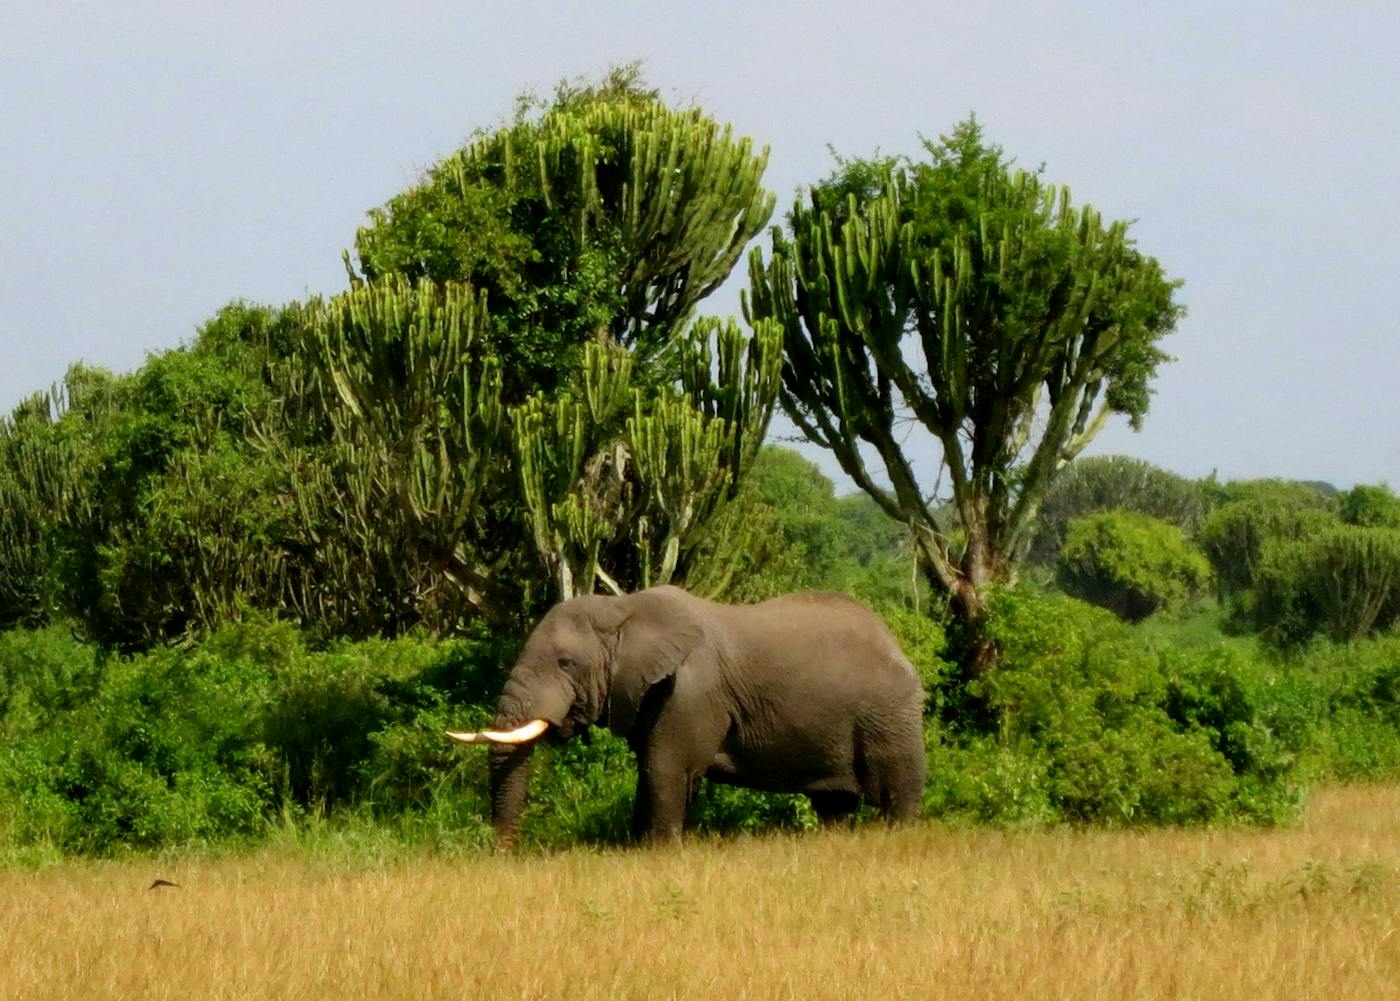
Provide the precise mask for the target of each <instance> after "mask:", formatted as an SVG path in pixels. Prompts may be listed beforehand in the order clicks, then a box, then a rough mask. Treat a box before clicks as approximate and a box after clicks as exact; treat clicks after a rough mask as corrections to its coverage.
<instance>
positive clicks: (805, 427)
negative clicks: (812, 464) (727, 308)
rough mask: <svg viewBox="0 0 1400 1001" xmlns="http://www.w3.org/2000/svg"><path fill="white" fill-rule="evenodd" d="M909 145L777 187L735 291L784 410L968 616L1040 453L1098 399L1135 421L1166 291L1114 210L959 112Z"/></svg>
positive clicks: (1025, 501) (1030, 506) (1022, 506)
mask: <svg viewBox="0 0 1400 1001" xmlns="http://www.w3.org/2000/svg"><path fill="white" fill-rule="evenodd" d="M924 152H925V154H926V157H925V159H923V160H920V161H913V160H911V161H907V162H900V161H889V160H886V161H875V162H870V161H859V160H857V161H845V162H842V163H841V164H840V167H839V169H838V171H837V173H836V174H835V175H834V176H833V177H831V178H829V179H828V180H826V181H824V182H823V183H821V184H819V185H816V186H815V187H814V188H813V189H812V190H811V191H810V192H809V193H808V194H809V197H808V200H807V203H803V202H802V201H799V202H798V203H796V204H794V206H793V209H792V211H791V212H790V213H789V215H788V227H787V229H786V231H784V230H779V229H774V231H773V253H772V256H771V258H769V259H768V260H767V261H765V260H764V258H763V256H762V254H761V253H758V252H756V253H755V254H754V255H753V256H752V258H751V261H750V279H751V292H750V297H749V299H748V301H747V308H748V312H749V315H750V316H751V317H753V318H755V319H774V320H776V321H778V322H779V323H780V324H781V325H782V328H783V330H784V332H785V352H786V365H785V367H784V373H783V392H782V395H781V402H782V406H783V409H784V411H785V412H786V413H787V415H788V416H789V417H790V418H791V419H792V420H793V421H794V423H796V424H797V426H798V427H799V428H800V429H801V430H802V432H803V433H804V434H805V435H806V436H807V438H808V439H809V440H811V441H813V442H815V443H817V444H819V445H822V446H823V447H825V448H829V449H831V450H832V452H833V453H834V454H835V456H836V458H837V460H838V461H839V462H840V463H841V467H842V468H843V469H844V470H845V471H846V473H847V474H848V475H850V476H851V477H852V478H853V479H854V480H855V481H856V483H857V484H858V485H859V486H860V487H861V488H862V489H863V490H865V491H866V492H867V493H869V494H870V495H871V496H872V497H873V498H874V499H875V500H876V502H877V503H878V504H879V506H880V507H881V509H883V510H884V511H886V512H887V513H889V514H890V515H891V516H892V517H895V518H897V519H898V520H900V521H902V522H904V523H905V524H907V525H908V526H909V529H910V531H911V532H912V534H913V540H914V542H915V544H916V545H917V546H918V550H919V553H920V557H921V559H922V560H923V562H924V565H925V567H926V568H927V569H928V570H929V571H930V572H931V574H932V576H933V577H934V579H935V580H936V582H937V583H938V585H939V586H940V587H941V588H942V589H944V590H945V591H947V592H948V593H949V595H950V596H951V598H952V599H953V608H954V611H955V613H957V614H959V615H960V616H962V617H963V618H964V619H967V620H975V619H976V617H977V614H978V610H979V608H980V597H979V594H978V589H979V588H981V587H983V586H984V585H987V584H991V583H995V582H997V581H1003V580H1007V579H1010V577H1011V576H1012V574H1013V571H1014V568H1015V565H1016V562H1017V560H1018V559H1019V557H1020V554H1021V552H1022V551H1023V549H1024V546H1025V544H1026V542H1027V541H1028V538H1029V532H1030V529H1031V524H1032V518H1033V517H1034V514H1035V511H1036V509H1037V507H1038V506H1039V504H1040V502H1041V500H1042V498H1043V497H1044V496H1045V493H1046V491H1047V490H1048V489H1049V487H1050V484H1051V483H1052V481H1053V479H1054V476H1055V473H1056V471H1057V470H1058V469H1059V468H1060V467H1061V466H1062V465H1063V464H1064V463H1065V462H1066V461H1067V460H1068V459H1070V458H1072V457H1073V456H1074V455H1075V454H1077V453H1078V452H1079V451H1080V450H1081V449H1082V448H1083V447H1084V445H1085V444H1086V443H1087V442H1088V441H1089V439H1090V438H1092V436H1093V435H1094V433H1095V432H1096V431H1097V430H1098V428H1099V427H1100V426H1101V424H1102V422H1103V420H1104V419H1105V418H1106V416H1107V414H1108V413H1110V412H1113V413H1120V414H1124V415H1125V416H1127V417H1128V419H1129V421H1130V423H1132V424H1133V426H1135V427H1136V426H1138V425H1139V424H1140V423H1141V421H1142V419H1143V417H1144V415H1145V414H1146V411H1147V403H1148V395H1149V394H1148V389H1147V387H1148V383H1149V382H1150V381H1151V379H1152V377H1153V375H1154V374H1155V372H1156V368H1157V365H1158V364H1159V363H1161V362H1162V361H1163V360H1165V359H1166V355H1164V354H1163V353H1162V352H1161V351H1160V350H1159V349H1158V348H1157V347H1156V343H1157V341H1158V340H1159V339H1160V338H1161V337H1162V336H1164V335H1165V334H1166V333H1168V332H1169V331H1170V330H1171V329H1172V328H1173V326H1174V324H1175V322H1176V318H1177V317H1178V316H1179V314H1180V312H1181V310H1180V307H1179V306H1178V305H1176V304H1175V302H1174V301H1173V296H1174V294H1175V290H1176V287H1177V283H1176V282H1173V281H1171V280H1169V279H1168V278H1167V277H1166V276H1165V274H1164V273H1163V271H1162V268H1161V266H1160V265H1159V264H1158V263H1157V262H1156V261H1155V260H1154V259H1152V258H1150V257H1147V256H1146V255H1144V254H1142V253H1141V252H1139V251H1138V250H1137V248H1136V247H1135V246H1134V245H1133V242H1132V241H1131V240H1130V239H1129V238H1128V235H1127V229H1128V227H1127V224H1126V223H1121V222H1120V223H1112V224H1105V223H1104V222H1103V220H1101V218H1100V217H1099V215H1098V213H1096V212H1095V211H1094V210H1093V209H1091V208H1087V207H1085V208H1078V209H1076V208H1073V207H1072V206H1071V203H1070V198H1069V192H1068V191H1067V190H1066V189H1064V188H1058V187H1055V186H1052V185H1047V184H1045V183H1044V182H1043V181H1042V180H1041V179H1040V177H1039V175H1038V174H1030V173H1026V172H1024V171H1013V170H1012V169H1011V164H1010V161H1009V159H1008V158H1007V157H1006V156H1005V155H1004V154H1003V153H1002V151H1001V149H1000V148H999V147H997V146H993V145H989V144H988V143H986V142H985V140H984V139H983V136H982V130H981V127H980V126H979V125H978V124H977V122H976V121H975V120H972V119H969V120H968V121H966V122H963V123H960V124H959V125H958V126H957V127H956V128H955V129H954V130H953V133H952V134H951V135H948V136H944V137H942V138H941V139H940V140H939V141H938V142H926V143H925V149H924ZM911 415H912V417H913V419H914V420H915V421H917V422H918V424H919V425H921V426H922V428H923V429H925V430H926V431H927V432H928V434H929V435H931V436H932V438H933V439H934V440H935V441H936V442H937V443H938V445H939V446H940V449H941V454H942V457H943V463H944V466H945V467H946V471H947V474H948V475H947V482H948V483H949V484H950V485H951V487H952V494H953V501H954V509H955V511H956V519H957V521H956V522H954V521H952V520H951V519H950V518H949V517H948V516H947V512H943V511H940V510H939V509H938V507H937V504H936V501H935V500H931V499H930V498H932V497H933V495H934V493H935V491H934V490H933V489H932V488H933V486H934V484H935V483H936V482H938V481H940V480H941V479H942V477H941V476H935V475H934V474H933V472H931V471H929V470H920V469H918V468H916V464H915V463H914V461H913V460H912V458H911V456H910V454H909V453H907V452H906V450H905V448H904V443H905V441H906V438H907V435H908V430H907V428H906V426H905V425H906V422H907V421H908V419H909V417H910V416H911ZM872 452H873V454H875V455H877V456H878V458H879V460H880V463H881V465H882V466H883V474H884V475H883V477H882V476H881V475H879V473H880V470H874V471H872V469H871V468H870V467H869V466H868V459H867V455H869V454H870V453H872ZM882 480H883V481H885V482H888V484H889V485H888V486H885V485H883V483H882ZM958 528H961V530H962V532H963V533H964V534H963V539H962V544H961V545H959V546H956V547H955V546H954V545H953V535H954V533H955V530H956V529H958Z"/></svg>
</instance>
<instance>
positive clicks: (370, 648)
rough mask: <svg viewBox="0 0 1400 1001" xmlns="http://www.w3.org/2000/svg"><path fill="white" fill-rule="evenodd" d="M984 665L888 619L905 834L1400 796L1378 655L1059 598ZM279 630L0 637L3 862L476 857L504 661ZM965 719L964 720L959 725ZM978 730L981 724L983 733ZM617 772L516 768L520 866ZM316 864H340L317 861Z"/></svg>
mask: <svg viewBox="0 0 1400 1001" xmlns="http://www.w3.org/2000/svg"><path fill="white" fill-rule="evenodd" d="M987 615H988V620H987V622H988V629H989V634H990V636H991V637H992V639H993V640H994V642H996V643H997V645H998V647H999V648H1000V652H1001V666H1000V667H999V668H998V669H997V670H996V671H995V672H993V673H992V674H990V675H988V676H987V677H985V678H984V679H982V680H980V681H977V682H974V683H973V684H972V686H971V688H972V691H971V692H970V693H969V692H967V691H965V690H964V686H965V685H966V681H965V680H964V679H962V677H961V676H960V675H959V673H958V672H957V671H956V670H955V669H954V666H953V665H952V664H951V663H950V662H949V661H948V660H946V659H945V657H946V653H947V649H946V648H947V644H946V640H945V636H944V631H943V629H942V627H941V626H940V624H939V623H938V622H937V621H935V620H932V619H930V618H928V617H927V616H924V615H920V614H918V613H916V612H913V611H910V610H899V611H894V612H891V613H889V614H888V621H889V622H890V625H891V627H892V628H893V630H894V632H895V634H896V636H897V637H898V638H899V640H900V642H901V644H902V645H903V646H904V648H905V649H906V651H907V652H908V653H909V655H910V657H911V659H912V660H913V661H914V662H915V664H916V665H917V667H918V669H919V671H920V675H921V677H922V678H923V680H924V683H925V685H926V687H927V689H928V693H929V698H928V722H927V746H928V764H929V779H928V785H927V787H926V791H925V810H926V812H927V813H928V814H930V815H934V816H939V817H944V818H966V819H969V820H973V821H978V822H992V823H999V824H1016V823H1054V822H1062V821H1070V822H1075V823H1107V824H1150V823H1189V824H1195V823H1209V822H1220V821H1230V820H1247V821H1262V822H1271V821H1275V820H1279V819H1283V818H1287V817H1289V816H1292V815H1293V813H1294V811H1295V809H1296V807H1297V805H1298V803H1299V801H1300V798H1301V795H1302V791H1303V789H1304V788H1305V787H1306V785H1307V784H1308V783H1310V782H1315V781H1320V780H1324V779H1327V778H1341V779H1347V780H1360V779H1367V780H1372V779H1380V778H1390V777H1394V776H1396V775H1400V637H1394V638H1385V639H1378V640H1370V641H1365V642H1362V643H1356V644H1349V645H1336V646H1334V645H1329V644H1326V643H1316V644H1314V645H1313V646H1311V647H1309V648H1308V649H1307V650H1306V651H1305V652H1304V653H1303V654H1301V655H1298V656H1296V657H1294V658H1293V659H1291V660H1289V661H1281V662H1274V661H1271V660H1268V659H1264V658H1261V657H1259V656H1257V655H1255V654H1252V653H1251V652H1250V651H1251V649H1252V647H1251V646H1250V645H1249V644H1247V643H1246V642H1245V641H1242V640H1232V641H1230V642H1229V643H1228V644H1223V645H1222V644H1220V643H1215V644H1213V645H1212V644H1177V643H1171V642H1162V641H1161V636H1160V635H1159V633H1160V631H1159V633H1158V634H1154V636H1156V637H1157V639H1156V640H1154V641H1152V642H1149V641H1148V639H1147V638H1146V637H1145V635H1144V634H1143V633H1142V631H1141V630H1139V629H1137V628H1135V627H1130V626H1127V625H1125V624H1123V623H1121V622H1119V621H1118V620H1116V619H1115V618H1114V617H1113V616H1111V615H1110V614H1108V613H1107V612H1105V611H1103V610H1101V609H1097V608H1094V607H1093V606H1090V605H1087V604H1084V603H1082V602H1079V601H1076V600H1073V599H1070V598H1068V597H1064V596H1054V595H1045V594H1040V593H1037V592H1035V591H1030V590H1023V591H1003V592H997V593H995V594H994V595H993V596H992V597H991V600H990V602H989V605H988V611H987ZM304 635H305V634H303V633H301V632H299V631H298V630H296V629H294V628H292V627H290V626H287V625H284V624H278V623H245V624H242V625H234V626H227V627H224V628H222V629H220V630H218V631H217V632H216V633H214V634H213V635H212V636H211V637H209V638H208V639H207V640H205V641H204V642H203V643H202V644H200V645H199V646H197V647H193V648H188V649H177V648H164V649H160V650H157V651H154V652H151V653H148V654H143V655H138V656H130V657H125V658H118V657H106V658H104V657H99V656H97V655H96V654H95V653H94V651H93V649H92V648H91V647H89V646H86V645H84V644H82V643H79V642H77V641H75V640H74V639H73V637H72V636H71V634H69V633H68V632H67V631H65V630H62V629H58V628H50V629H47V630H43V631H39V632H11V633H6V634H0V739H3V741H4V744H3V747H0V856H4V855H8V856H9V857H14V853H15V852H16V851H18V850H28V849H25V846H39V847H40V848H41V849H43V850H47V851H51V852H65V853H97V854H103V853H110V852H113V851H116V850H120V849H122V848H125V847H142V848H153V847H173V846H191V845H217V844H226V843H229V842H231V841H232V842H237V841H246V840H248V839H261V838H265V837H269V836H277V837H286V836H288V832H291V836H297V837H299V836H302V835H298V834H296V833H295V832H305V836H306V837H308V838H313V839H314V838H316V837H320V835H319V834H317V832H322V831H340V832H343V838H344V839H348V841H347V842H346V843H350V842H354V843H356V844H360V843H368V842H367V841H366V839H369V840H370V841H372V840H373V839H375V838H379V839H382V841H381V843H388V842H390V841H392V842H395V843H412V844H421V845H426V846H429V847H432V848H434V849H437V850H444V851H475V850H477V849H479V848H483V847H485V846H486V845H488V844H489V843H490V830H489V826H488V818H489V812H490V811H489V805H488V800H487V774H486V756H485V755H484V754H481V753H479V751H477V750H476V749H470V748H467V749H463V748H458V747H455V746H454V745H452V744H450V743H449V742H448V741H446V740H444V739H443V737H442V731H443V730H444V729H448V728H463V727H475V726H478V725H480V724H482V723H484V722H485V721H487V720H488V719H489V717H490V714H491V707H492V705H493V703H494V701H495V698H496V694H497V692H498V691H499V688H500V685H501V682H502V678H503V673H504V667H505V665H507V664H509V663H510V661H511V659H512V656H513V653H514V643H512V642H506V641H502V640H499V639H496V638H493V637H492V636H490V635H487V634H484V633H483V634H479V635H474V636H470V637H466V638H462V639H456V640H450V641H441V642H430V641H426V640H423V639H415V638H401V639H397V640H393V641H388V640H373V641H367V642H363V643H356V644H341V645H337V646H334V647H332V648H330V649H325V650H316V649H309V648H308V647H307V645H306V643H305V640H304ZM969 697H971V698H974V699H975V700H976V701H977V702H978V704H979V705H981V706H982V707H983V709H984V710H985V711H984V712H982V713H979V714H972V713H968V712H967V711H966V707H967V705H968V699H969ZM988 721H990V722H988ZM635 777H636V772H635V762H634V759H633V756H632V754H631V752H630V751H629V750H628V748H627V746H626V744H625V742H623V741H622V740H620V739H618V738H616V737H614V736H612V735H611V734H609V733H607V732H606V731H601V730H598V731H594V732H593V733H592V734H591V735H590V737H589V739H587V740H574V741H570V742H567V743H562V744H557V745H546V746H545V747H543V748H542V749H541V752H540V753H539V754H537V755H536V757H535V761H534V768H533V775H532V778H531V783H530V794H529V796H528V798H527V804H528V805H527V814H526V816H525V817H524V819H523V822H522V829H521V833H522V837H523V839H524V842H525V843H526V844H530V845H535V846H542V847H550V848H558V847H564V846H568V845H571V844H576V843H579V842H584V843H589V842H601V843H616V842H618V841H622V840H625V839H626V837H627V836H628V830H629V826H630V817H631V811H632V797H633V789H634V784H635ZM689 823H690V825H691V826H692V827H694V828H696V829H699V830H702V831H719V832H729V831H745V830H756V829H761V828H774V827H779V828H782V827H786V828H803V827H809V826H812V824H813V823H814V818H813V815H812V813H811V810H810V808H809V806H808V804H807V802H806V800H805V798H804V797H801V796H774V795H767V794H764V793H759V792H754V791H752V790H746V789H737V788H733V787H727V786H721V785H713V784H705V785H703V786H702V789H701V792H700V795H699V797H698V798H697V800H696V801H695V803H694V804H693V805H692V807H691V810H690V816H689ZM337 843H338V842H337Z"/></svg>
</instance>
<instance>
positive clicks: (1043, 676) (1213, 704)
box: [926, 590, 1302, 824]
mask: <svg viewBox="0 0 1400 1001" xmlns="http://www.w3.org/2000/svg"><path fill="white" fill-rule="evenodd" d="M985 628H986V629H987V634H988V636H989V638H990V639H992V641H993V642H994V643H995V644H996V645H997V647H998V649H999V651H1000V661H999V665H998V667H997V669H996V670H995V671H993V672H991V673H990V674H988V675H987V676H986V677H985V678H984V679H982V680H980V681H977V682H973V683H972V687H973V689H974V692H975V694H976V695H978V696H979V697H980V698H981V700H982V701H983V703H984V705H985V706H986V707H987V709H988V710H989V715H990V717H991V718H992V719H994V720H995V721H996V726H995V732H994V733H987V732H978V731H977V730H975V729H969V728H968V727H967V725H966V722H965V718H963V717H959V716H957V715H954V716H952V717H944V718H942V719H940V720H938V721H937V722H936V723H935V725H934V726H933V727H932V730H931V734H930V744H931V747H930V752H929V770H930V779H929V788H928V793H927V795H926V806H927V808H928V809H929V810H930V811H931V812H935V813H938V814H944V815H952V816H960V815H961V816H969V817H972V818H974V819H977V820H982V821H995V822H999V823H1017V822H1024V821H1044V820H1067V821H1074V822H1093V823H1110V824H1150V823H1171V824H1181V823H1210V822H1218V821H1224V820H1230V819H1240V820H1249V821H1254V822H1274V821H1278V820H1282V819H1286V818H1288V817H1291V816H1292V815H1294V813H1295V812H1296V810H1297V808H1298V806H1299V804H1300V801H1301V789H1302V786H1301V782H1300V776H1299V772H1298V770H1297V767H1296V765H1297V760H1296V754H1295V753H1294V752H1293V750H1292V749H1291V748H1290V747H1288V746H1286V745H1285V744H1283V743H1281V742H1279V741H1277V740H1275V739H1274V737H1273V731H1272V728H1271V726H1270V722H1269V715H1268V710H1267V699H1266V698H1265V689H1263V688H1259V689H1257V690H1256V689H1255V688H1247V689H1244V690H1243V691H1244V692H1245V694H1244V695H1241V694H1240V693H1239V692H1235V693H1234V694H1235V696H1236V697H1233V698H1226V697H1225V695H1227V694H1229V693H1230V692H1231V689H1230V688H1229V686H1228V684H1227V680H1228V679H1229V678H1230V677H1231V672H1232V670H1233V668H1232V667H1231V666H1230V665H1229V664H1225V663H1217V662H1216V661H1215V660H1212V658H1213V657H1214V656H1215V654H1214V653H1213V652H1210V651H1206V652H1194V653H1192V654H1189V655H1185V654H1184V655H1179V656H1168V655H1164V654H1161V653H1158V652H1156V651H1154V650H1153V649H1152V648H1151V647H1150V646H1148V645H1146V644H1144V643H1142V642H1141V641H1140V640H1139V639H1138V637H1137V636H1136V634H1135V633H1134V631H1133V630H1132V629H1131V628H1129V627H1127V626H1125V625H1123V624H1121V623H1120V622H1118V621H1117V620H1116V619H1114V618H1113V617H1112V616H1111V615H1109V614H1108V613H1107V612H1104V611H1102V610H1100V609H1096V608H1093V607H1092V606H1089V605H1086V604H1084V603H1082V602H1079V601H1076V600H1073V599H1071V598H1067V597H1059V596H1047V595H1040V594H1036V593H1033V592H1030V591H1009V590H1008V591H1000V592H996V593H995V594H994V595H993V596H992V597H991V600H990V601H989V603H988V607H987V610H986V624H985ZM1192 693H1196V694H1194V695H1193V694H1192ZM1201 693H1205V694H1201ZM935 701H937V697H935ZM942 701H943V702H944V704H950V705H951V704H956V700H955V699H954V698H951V697H947V698H944V699H943V700H942ZM950 769H951V770H952V771H951V773H950Z"/></svg>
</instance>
